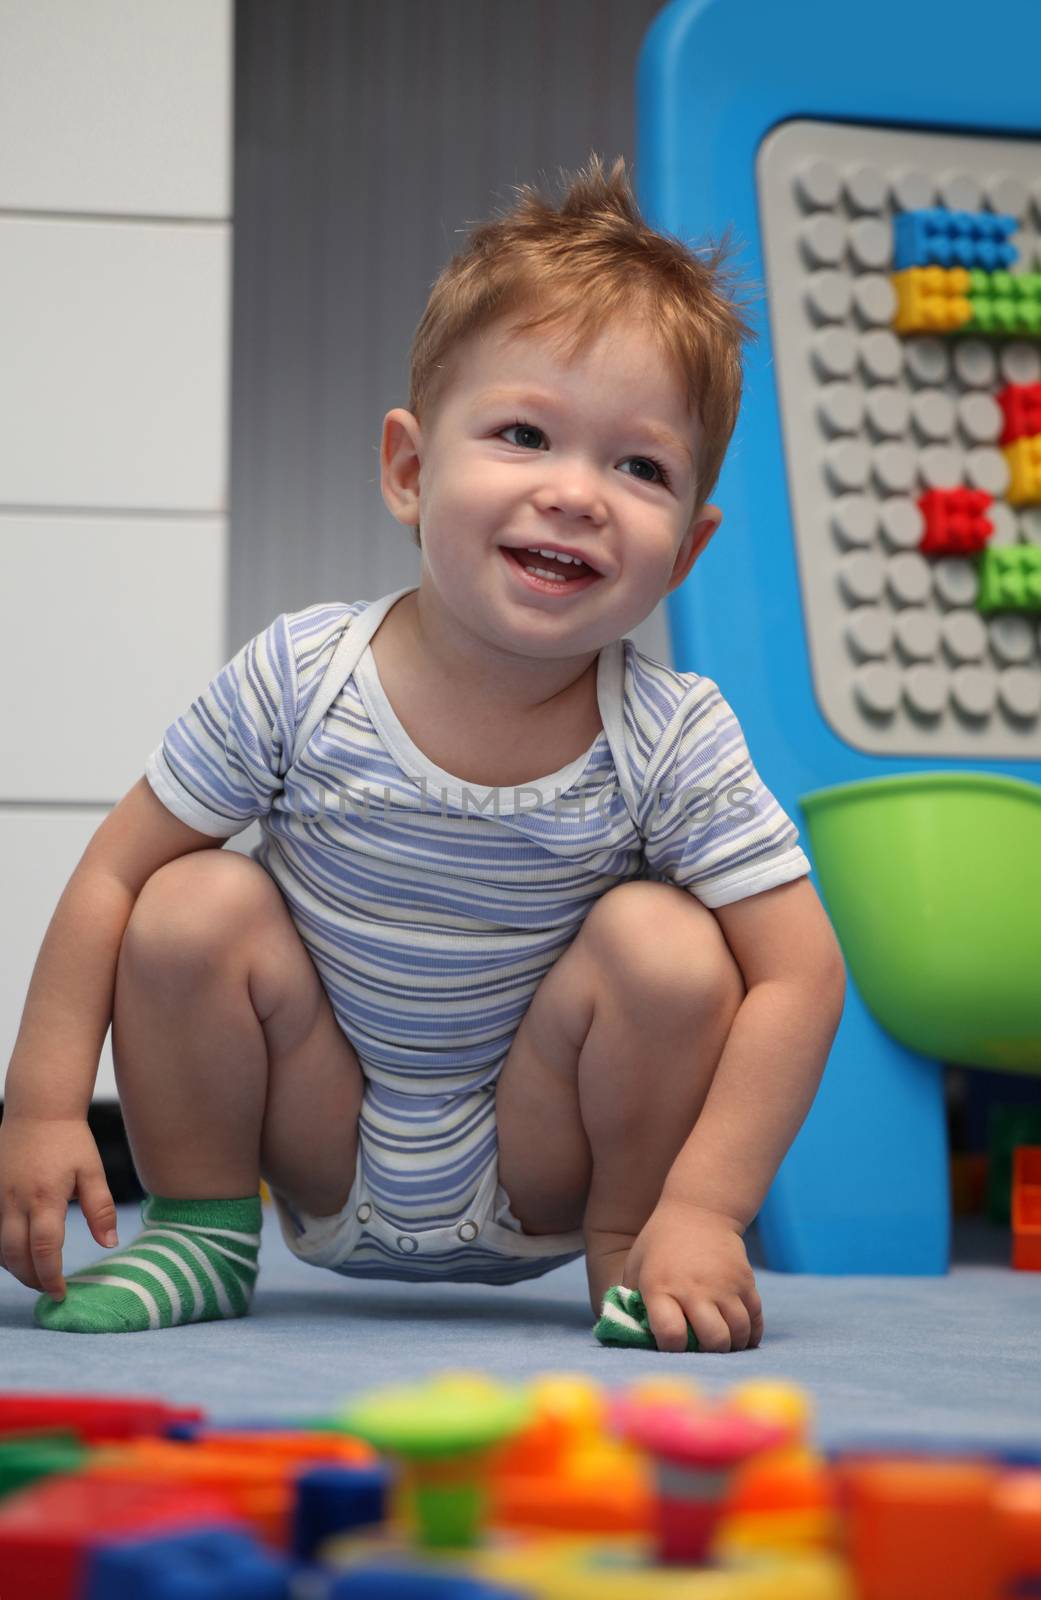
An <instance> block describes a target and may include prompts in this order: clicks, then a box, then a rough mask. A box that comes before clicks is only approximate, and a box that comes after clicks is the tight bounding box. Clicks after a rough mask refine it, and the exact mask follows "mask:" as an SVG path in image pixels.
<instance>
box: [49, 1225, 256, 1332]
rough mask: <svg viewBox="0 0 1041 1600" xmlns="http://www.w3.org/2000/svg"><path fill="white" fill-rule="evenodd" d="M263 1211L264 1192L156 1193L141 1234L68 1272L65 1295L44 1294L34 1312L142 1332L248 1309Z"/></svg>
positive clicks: (67, 1328)
mask: <svg viewBox="0 0 1041 1600" xmlns="http://www.w3.org/2000/svg"><path fill="white" fill-rule="evenodd" d="M262 1216H263V1213H262V1210H261V1203H260V1196H259V1194H256V1195H247V1196H246V1198H245V1199H240V1200H166V1199H161V1198H160V1197H159V1196H157V1195H148V1196H147V1197H146V1198H145V1199H144V1200H143V1201H142V1203H141V1220H142V1221H143V1222H144V1223H145V1228H144V1230H143V1231H142V1232H141V1233H139V1234H138V1236H137V1238H136V1239H133V1240H132V1241H131V1243H130V1244H128V1245H126V1246H124V1248H123V1249H122V1250H113V1251H112V1252H111V1254H109V1255H107V1256H105V1257H104V1258H103V1259H102V1260H101V1261H96V1262H94V1263H93V1264H92V1265H91V1266H89V1267H83V1268H82V1269H81V1270H80V1271H79V1272H73V1273H70V1274H68V1275H67V1277H66V1279H65V1291H66V1292H65V1298H64V1299H63V1300H55V1299H53V1298H52V1297H51V1296H50V1295H49V1294H42V1295H41V1296H40V1298H39V1299H38V1300H37V1302H36V1305H35V1307H34V1308H33V1317H34V1319H35V1320H36V1322H37V1323H38V1324H39V1326H40V1327H41V1328H49V1329H51V1330H53V1331H57V1332H61V1333H138V1332H144V1331H146V1330H147V1329H151V1328H172V1327H175V1326H176V1325H177V1324H178V1323H181V1322H213V1321H217V1320H219V1319H220V1318H222V1317H244V1316H245V1315H246V1312H247V1311H248V1310H249V1308H250V1303H251V1301H252V1299H253V1288H254V1285H255V1283H256V1279H257V1256H258V1254H259V1251H260V1229H261V1222H262Z"/></svg>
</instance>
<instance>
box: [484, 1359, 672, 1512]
mask: <svg viewBox="0 0 1041 1600" xmlns="http://www.w3.org/2000/svg"><path fill="white" fill-rule="evenodd" d="M528 1394H529V1398H530V1399H531V1401H532V1402H533V1404H534V1406H535V1416H534V1418H533V1420H532V1421H531V1422H530V1424H529V1425H528V1427H527V1428H525V1429H524V1431H523V1432H522V1433H520V1434H518V1435H517V1436H516V1438H514V1439H512V1440H509V1441H507V1442H506V1443H504V1444H503V1445H501V1446H500V1447H499V1450H498V1452H497V1456H496V1462H495V1467H494V1470H493V1473H492V1481H491V1487H490V1507H489V1511H490V1520H491V1522H492V1523H493V1524H494V1526H495V1527H497V1528H525V1529H545V1530H549V1529H556V1530H559V1531H560V1532H567V1533H598V1532H600V1533H603V1534H605V1535H606V1534H612V1533H638V1532H646V1531H647V1530H648V1529H649V1528H650V1526H651V1514H652V1509H653V1496H652V1493H651V1490H652V1475H651V1473H650V1471H649V1469H648V1467H647V1464H646V1462H645V1461H644V1459H643V1458H642V1457H641V1455H640V1453H639V1452H638V1451H637V1450H634V1449H633V1448H632V1447H631V1446H629V1445H627V1444H625V1443H624V1442H623V1441H622V1440H619V1439H612V1438H609V1437H608V1436H607V1434H606V1431H605V1429H606V1421H607V1401H606V1399H605V1397H604V1395H603V1394H602V1392H601V1391H600V1389H599V1387H598V1385H596V1384H595V1383H593V1382H592V1381H591V1380H590V1379H588V1378H583V1377H579V1376H577V1375H575V1376H569V1375H567V1374H552V1373H551V1374H549V1375H547V1376H546V1377H544V1378H541V1379H536V1380H534V1381H533V1382H532V1383H531V1384H529V1386H528ZM683 1395H684V1398H685V1399H687V1400H688V1401H689V1400H690V1398H691V1389H690V1387H689V1386H688V1385H687V1384H686V1382H684V1384H683Z"/></svg>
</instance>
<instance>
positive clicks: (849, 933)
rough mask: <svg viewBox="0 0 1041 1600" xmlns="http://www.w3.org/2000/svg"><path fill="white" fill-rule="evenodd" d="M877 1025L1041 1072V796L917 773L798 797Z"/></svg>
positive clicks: (906, 1039)
mask: <svg viewBox="0 0 1041 1600" xmlns="http://www.w3.org/2000/svg"><path fill="white" fill-rule="evenodd" d="M800 805H801V807H802V810H803V814H804V816H805V818H806V826H807V832H808V834H809V842H810V849H811V851H812V855H813V861H814V866H815V868H816V871H817V876H818V879H819V882H820V886H821V891H822V894H823V898H824V900H825V903H826V905H827V908H828V912H829V915H830V916H831V920H832V923H833V924H834V927H835V931H836V933H837V934H838V938H839V942H840V943H841V945H842V948H843V951H844V953H845V956H846V960H847V962H848V964H849V969H850V973H851V975H852V977H853V979H854V981H855V983H856V985H857V988H858V990H859V991H860V994H861V996H862V997H863V999H864V1003H865V1005H866V1006H867V1007H868V1009H869V1011H871V1013H872V1014H873V1016H874V1017H875V1018H876V1019H877V1020H878V1021H879V1022H880V1023H881V1025H882V1026H883V1027H884V1028H885V1029H887V1031H888V1032H889V1033H891V1034H892V1035H893V1037H894V1038H896V1039H898V1040H899V1041H900V1042H901V1043H902V1044H904V1045H906V1046H907V1047H908V1048H909V1049H911V1050H916V1051H918V1052H919V1053H920V1054H922V1055H925V1056H931V1057H932V1058H933V1059H935V1060H937V1061H944V1062H956V1063H959V1064H960V1065H963V1066H968V1067H991V1068H993V1069H995V1070H998V1071H1003V1072H1036V1073H1039V1074H1041V787H1039V786H1038V785H1037V784H1033V783H1025V782H1023V781H1022V780H1020V779H1018V778H1000V777H992V776H990V775H989V774H985V773H978V772H977V773H960V772H935V773H920V774H919V773H911V774H909V775H906V776H903V777H894V778H877V779H869V780H867V781H866V782H863V783H844V784H838V785H836V786H835V787H834V788H830V789H818V790H816V791H815V792H813V793H812V794H807V795H804V796H802V798H801V800H800Z"/></svg>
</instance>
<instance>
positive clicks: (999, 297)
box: [958, 268, 1041, 338]
mask: <svg viewBox="0 0 1041 1600" xmlns="http://www.w3.org/2000/svg"><path fill="white" fill-rule="evenodd" d="M968 300H969V304H970V305H971V306H972V317H971V319H970V320H969V321H968V322H965V323H963V324H962V326H961V327H960V328H959V329H958V332H959V333H991V334H1017V335H1019V336H1021V337H1022V336H1025V337H1027V338H1041V273H1039V272H1019V273H1012V272H983V271H981V270H980V269H979V268H973V270H972V271H971V272H970V273H969V292H968Z"/></svg>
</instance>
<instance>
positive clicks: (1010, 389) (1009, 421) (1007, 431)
mask: <svg viewBox="0 0 1041 1600" xmlns="http://www.w3.org/2000/svg"><path fill="white" fill-rule="evenodd" d="M996 398H997V402H998V405H999V406H1000V407H1001V409H1002V412H1003V414H1004V417H1005V426H1004V428H1003V430H1002V434H1001V443H1002V444H1012V443H1013V442H1014V441H1015V440H1016V439H1029V438H1030V436H1031V434H1035V433H1041V383H1010V384H1008V385H1007V386H1006V387H1005V388H1004V389H1002V390H1001V392H1000V394H999V395H998V396H997V397H996Z"/></svg>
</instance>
